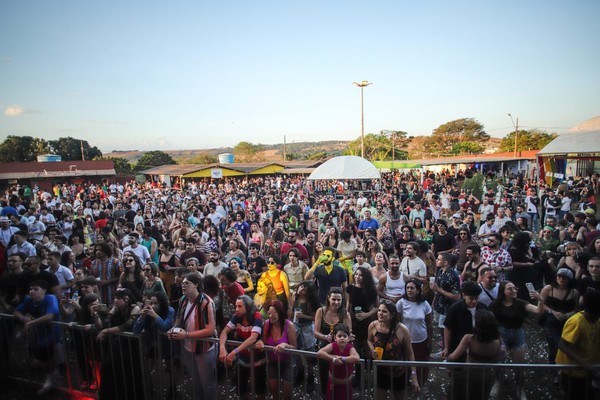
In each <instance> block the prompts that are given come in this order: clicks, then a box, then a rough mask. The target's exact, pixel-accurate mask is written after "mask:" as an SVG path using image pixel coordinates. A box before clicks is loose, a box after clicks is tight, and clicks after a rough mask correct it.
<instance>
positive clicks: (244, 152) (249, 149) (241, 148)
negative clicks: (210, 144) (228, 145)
mask: <svg viewBox="0 0 600 400" xmlns="http://www.w3.org/2000/svg"><path fill="white" fill-rule="evenodd" d="M262 150H263V146H262V145H261V144H252V143H250V142H239V143H238V144H237V145H236V146H235V147H234V148H233V154H234V155H235V159H236V160H237V161H239V162H258V161H262V160H263V159H264V157H263V155H262Z"/></svg>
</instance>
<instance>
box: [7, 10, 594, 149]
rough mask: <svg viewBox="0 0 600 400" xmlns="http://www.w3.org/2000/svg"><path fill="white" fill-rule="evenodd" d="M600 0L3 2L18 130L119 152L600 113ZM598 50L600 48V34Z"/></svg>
mask: <svg viewBox="0 0 600 400" xmlns="http://www.w3.org/2000/svg"><path fill="white" fill-rule="evenodd" d="M598 15H600V2H599V1H594V0H588V1H583V0H573V1H568V2H566V1H558V0H549V1H542V0H531V1H513V0H506V1H502V2H491V1H454V2H446V1H421V2H403V1H397V0H396V1H373V2H358V1H351V0H349V1H325V2H323V1H304V2H292V1H279V2H276V1H268V0H265V1H257V2H241V1H213V2H201V1H197V0H196V1H178V2H171V3H166V2H158V1H148V0H146V1H138V0H129V1H123V2H121V1H112V2H91V1H81V2H74V1H64V0H54V1H42V0H31V1H22V0H4V1H1V2H0V141H3V140H4V139H6V137H7V136H8V135H16V136H34V137H43V138H45V139H47V140H51V139H57V138H59V137H66V136H71V137H75V138H78V139H84V140H87V141H88V142H89V143H90V145H92V146H97V147H98V148H100V149H101V150H102V151H103V152H109V151H112V150H133V149H135V150H177V149H203V148H215V147H224V146H235V145H236V144H237V143H238V142H240V141H249V142H252V143H263V144H273V143H282V142H283V137H284V135H285V136H286V140H287V142H288V143H290V142H302V141H320V140H353V139H356V138H358V137H359V136H360V89H359V88H357V87H355V86H353V85H352V82H360V81H362V80H368V81H369V82H372V83H373V85H372V86H368V87H367V88H365V89H364V115H365V133H369V132H379V131H380V130H383V129H392V130H401V131H406V132H408V134H409V135H411V136H419V135H429V134H431V132H432V131H433V130H434V129H435V128H437V127H438V126H439V125H441V124H443V123H445V122H448V121H451V120H455V119H459V118H475V119H477V120H478V121H479V122H481V123H482V124H483V125H484V127H485V129H486V131H487V132H488V133H489V134H490V135H491V136H493V137H503V136H504V135H506V134H508V133H509V132H511V131H513V125H512V122H511V119H510V117H509V116H508V115H507V114H508V113H511V114H512V116H513V117H514V118H519V125H520V126H521V127H522V128H523V129H532V128H539V129H542V130H546V131H548V132H558V133H561V132H564V131H565V130H567V129H569V128H571V127H573V126H574V125H576V124H578V123H580V122H582V121H584V120H587V119H589V118H592V117H595V116H597V115H600V107H599V106H600V74H599V73H598V71H600V52H599V51H598V39H599V38H600V24H599V23H598V20H597V18H598ZM594 49H596V50H594Z"/></svg>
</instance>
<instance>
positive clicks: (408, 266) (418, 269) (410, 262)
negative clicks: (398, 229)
mask: <svg viewBox="0 0 600 400" xmlns="http://www.w3.org/2000/svg"><path fill="white" fill-rule="evenodd" d="M418 250H419V244H418V243H417V242H408V243H407V244H406V247H405V248H404V256H405V257H404V258H403V259H402V262H401V263H400V271H401V272H402V276H403V278H404V282H408V281H409V280H411V279H413V278H414V279H416V280H418V281H419V282H421V283H426V282H427V265H425V262H423V260H421V258H419V257H417V251H418Z"/></svg>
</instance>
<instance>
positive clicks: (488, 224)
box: [478, 214, 497, 238]
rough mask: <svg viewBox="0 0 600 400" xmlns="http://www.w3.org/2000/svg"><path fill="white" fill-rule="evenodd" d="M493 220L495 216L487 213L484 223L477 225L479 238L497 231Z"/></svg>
mask: <svg viewBox="0 0 600 400" xmlns="http://www.w3.org/2000/svg"><path fill="white" fill-rule="evenodd" d="M495 220H496V217H494V214H488V215H487V217H486V220H485V223H483V224H481V226H480V227H479V232H478V235H479V237H480V238H485V237H488V236H490V235H492V234H494V233H496V232H497V229H496V225H494V221H495Z"/></svg>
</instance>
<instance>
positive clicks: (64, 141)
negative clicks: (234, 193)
mask: <svg viewBox="0 0 600 400" xmlns="http://www.w3.org/2000/svg"><path fill="white" fill-rule="evenodd" d="M556 136H557V134H555V133H547V132H545V131H541V130H538V129H531V130H519V132H518V137H517V150H518V151H523V150H534V149H541V148H543V147H544V146H545V145H547V144H548V143H550V142H551V141H552V140H553V139H554V138H555V137H556ZM489 139H490V136H489V134H488V133H487V132H486V131H485V129H484V126H483V124H481V123H480V122H479V121H477V120H476V119H474V118H461V119H457V120H454V121H449V122H446V123H444V124H442V125H440V126H438V127H437V128H436V129H434V130H433V132H432V134H431V136H421V137H414V136H409V135H408V133H407V132H405V131H401V130H390V129H385V130H381V131H380V132H379V133H367V134H365V137H364V147H365V158H367V159H369V160H392V159H395V160H406V159H409V158H412V159H417V158H428V157H445V156H453V155H468V154H480V153H482V152H483V151H484V149H485V145H486V142H487V141H489ZM411 143H413V148H414V149H415V150H414V151H411V152H410V153H409V151H408V150H407V149H408V148H409V145H410V144H411ZM274 147H275V146H265V145H262V144H260V143H259V144H253V143H251V142H247V141H242V142H239V143H238V144H237V145H236V146H235V147H234V148H233V154H234V156H235V159H236V162H261V161H264V160H265V157H264V150H266V149H267V148H274ZM289 147H290V148H293V149H294V150H296V149H297V147H298V146H296V147H293V145H290V146H289ZM334 147H335V146H325V148H323V147H321V148H314V149H309V150H308V151H302V152H298V151H287V152H286V160H287V161H291V160H300V159H308V160H318V159H323V158H327V157H330V156H336V155H341V154H343V155H360V152H361V138H360V136H359V137H358V138H356V139H355V140H353V141H351V142H349V143H347V145H346V147H345V148H343V149H335V148H334ZM514 148H515V132H514V131H513V132H510V133H509V134H508V135H506V136H505V137H504V138H503V139H502V141H501V142H500V146H499V149H498V150H499V151H500V152H505V151H513V150H514ZM82 151H83V153H82ZM41 154H56V155H60V156H61V158H62V160H63V161H76V160H82V159H85V160H107V159H109V160H112V161H113V162H114V164H115V170H116V172H117V174H118V175H131V174H134V173H137V172H140V171H143V170H145V169H148V168H152V167H155V166H159V165H166V164H177V161H175V160H174V159H173V157H172V156H171V155H169V154H168V153H165V152H163V151H160V150H155V151H148V152H145V153H144V154H143V155H142V157H141V158H140V159H139V160H138V161H137V163H130V162H129V160H127V159H126V158H122V157H106V156H104V155H103V154H102V152H101V151H100V150H99V149H98V148H97V147H96V146H93V147H92V146H91V145H90V144H89V143H88V141H87V140H82V139H76V138H72V137H64V138H59V139H57V140H45V139H43V138H35V137H32V136H14V135H10V136H8V137H7V138H6V139H5V140H4V141H3V142H2V143H0V162H3V163H5V162H29V161H35V160H36V157H37V156H38V155H41ZM279 154H280V155H281V156H283V151H282V150H280V151H279ZM282 158H283V157H282ZM180 162H181V163H190V164H211V163H216V162H217V157H216V156H215V155H213V154H210V153H208V152H201V153H198V154H196V155H194V156H193V157H190V158H187V159H183V160H180Z"/></svg>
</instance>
